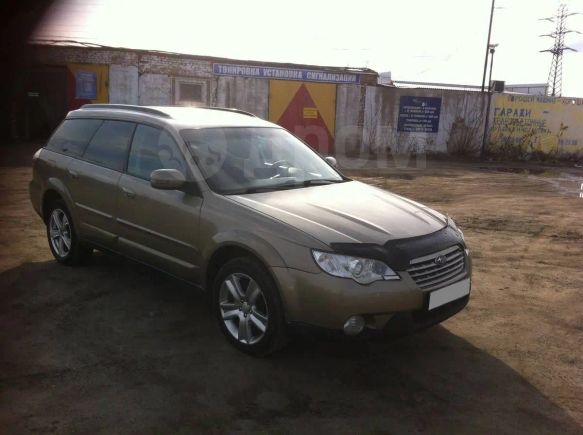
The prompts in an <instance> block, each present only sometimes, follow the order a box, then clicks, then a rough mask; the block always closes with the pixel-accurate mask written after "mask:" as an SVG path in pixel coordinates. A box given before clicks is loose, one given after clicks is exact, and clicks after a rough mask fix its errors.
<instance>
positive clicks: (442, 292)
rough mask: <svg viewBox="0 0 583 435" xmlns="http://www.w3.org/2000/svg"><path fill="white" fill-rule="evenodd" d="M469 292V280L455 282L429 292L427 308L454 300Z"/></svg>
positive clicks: (431, 308)
mask: <svg viewBox="0 0 583 435" xmlns="http://www.w3.org/2000/svg"><path fill="white" fill-rule="evenodd" d="M469 293H470V280H469V278H468V279H464V280H463V281H459V282H456V283H455V284H452V285H448V286H447V287H444V288H440V289H439V290H435V291H434V292H431V293H429V309H430V310H433V309H434V308H437V307H440V306H442V305H444V304H447V303H448V302H451V301H455V300H456V299H459V298H462V297H464V296H465V295H467V294H469Z"/></svg>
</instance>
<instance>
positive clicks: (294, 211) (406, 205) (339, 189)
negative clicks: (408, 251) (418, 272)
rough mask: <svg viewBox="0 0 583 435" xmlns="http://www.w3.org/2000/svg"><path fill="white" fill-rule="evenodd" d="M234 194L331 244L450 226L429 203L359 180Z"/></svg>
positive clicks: (383, 238) (236, 198)
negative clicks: (410, 198)
mask: <svg viewBox="0 0 583 435" xmlns="http://www.w3.org/2000/svg"><path fill="white" fill-rule="evenodd" d="M230 198H231V199H232V200H234V201H236V202H238V203H239V204H242V205H245V206H247V207H250V208H253V209H255V210H257V211H258V212H261V213H264V214H266V215H269V216H271V217H272V218H274V219H277V220H279V221H282V222H285V223H286V224H289V225H291V226H292V227H295V228H297V229H299V230H301V231H303V232H305V233H307V234H309V235H311V236H313V237H315V238H317V239H318V240H320V241H322V242H324V243H326V244H328V245H330V243H376V244H384V243H386V242H387V241H389V240H392V239H401V238H406V237H416V236H422V235H425V234H429V233H432V232H435V231H438V230H440V229H442V228H443V227H445V226H446V225H447V218H446V217H445V216H444V215H442V214H440V213H438V212H436V211H434V210H431V209H430V208H428V207H425V206H423V205H421V204H419V203H417V202H415V201H411V200H409V199H406V198H403V197H402V196H399V195H395V194H393V193H390V192H387V191H386V190H382V189H379V188H376V187H372V186H369V185H367V184H364V183H360V182H358V181H348V182H344V183H338V184H327V185H322V186H312V187H306V188H299V189H288V190H278V191H271V192H264V193H255V194H247V195H232V196H230Z"/></svg>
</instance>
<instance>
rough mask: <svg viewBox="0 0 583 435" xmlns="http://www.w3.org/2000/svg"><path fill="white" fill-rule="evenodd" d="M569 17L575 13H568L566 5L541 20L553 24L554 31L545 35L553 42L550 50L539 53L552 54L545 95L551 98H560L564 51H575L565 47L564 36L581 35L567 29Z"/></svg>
mask: <svg viewBox="0 0 583 435" xmlns="http://www.w3.org/2000/svg"><path fill="white" fill-rule="evenodd" d="M571 15H576V13H575V12H572V13H568V11H567V5H566V4H561V5H560V6H559V9H558V10H557V15H556V16H554V17H549V18H541V20H544V21H550V22H551V23H555V31H554V32H553V33H549V34H547V35H540V36H548V37H550V38H553V39H554V40H555V42H554V44H553V46H552V48H549V49H548V50H541V52H549V53H552V54H553V60H552V62H551V69H550V70H549V78H548V81H547V83H548V86H547V93H548V94H549V95H551V96H553V97H560V96H561V86H562V82H563V52H564V51H565V50H569V51H577V50H575V49H574V48H571V47H567V46H566V45H565V35H566V34H567V33H581V32H578V31H576V30H568V29H567V17H569V16H571Z"/></svg>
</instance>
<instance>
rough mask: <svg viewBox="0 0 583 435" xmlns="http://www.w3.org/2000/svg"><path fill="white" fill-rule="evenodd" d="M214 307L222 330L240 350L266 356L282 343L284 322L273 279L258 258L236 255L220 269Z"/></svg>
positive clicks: (214, 293) (283, 342)
mask: <svg viewBox="0 0 583 435" xmlns="http://www.w3.org/2000/svg"><path fill="white" fill-rule="evenodd" d="M213 306H214V310H215V315H216V317H217V321H218V323H219V326H220V327H221V330H222V331H223V333H224V334H225V336H226V337H227V339H228V340H229V341H230V342H231V343H232V344H233V345H234V346H235V347H237V348H238V349H239V350H241V351H243V352H245V353H248V354H251V355H257V356H259V355H267V354H269V353H272V352H274V351H276V350H278V349H280V348H281V347H283V345H284V344H285V321H284V315H283V309H282V304H281V300H280V298H279V294H278V291H277V288H276V285H275V282H274V280H273V278H272V277H271V276H270V274H269V272H268V271H267V270H265V268H264V267H263V266H262V265H261V264H259V263H258V262H257V261H255V260H252V259H250V258H245V257H241V258H236V259H234V260H231V261H229V262H228V263H226V264H225V265H224V266H223V267H222V268H221V269H220V270H219V273H218V274H217V277H216V279H215V282H214V285H213Z"/></svg>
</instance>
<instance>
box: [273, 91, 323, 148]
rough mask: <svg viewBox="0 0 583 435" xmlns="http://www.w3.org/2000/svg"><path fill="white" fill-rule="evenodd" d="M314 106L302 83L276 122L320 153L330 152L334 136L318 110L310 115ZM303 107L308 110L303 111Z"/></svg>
mask: <svg viewBox="0 0 583 435" xmlns="http://www.w3.org/2000/svg"><path fill="white" fill-rule="evenodd" d="M314 108H316V109H317V106H316V103H315V102H314V100H313V99H312V96H311V95H310V92H309V91H308V88H306V85H304V84H302V85H301V86H300V87H299V89H298V90H297V92H296V94H295V95H294V96H293V98H292V99H291V101H290V102H289V104H288V106H287V107H286V108H285V110H284V111H283V113H282V115H281V117H280V118H279V119H278V121H277V123H278V124H279V125H281V126H282V127H284V128H286V129H288V130H289V131H291V132H292V133H293V134H295V135H296V136H297V137H299V138H300V139H302V140H303V141H305V142H306V143H308V144H309V145H310V146H311V147H312V148H314V149H315V150H317V151H318V152H320V153H321V154H323V155H328V154H332V151H333V147H334V138H333V137H332V135H331V134H330V131H329V130H328V127H327V126H326V123H325V122H324V119H322V116H321V115H320V111H319V110H318V111H317V115H316V116H314V117H311V116H313V110H309V109H314ZM304 109H308V110H307V111H304ZM304 112H306V113H304Z"/></svg>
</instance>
